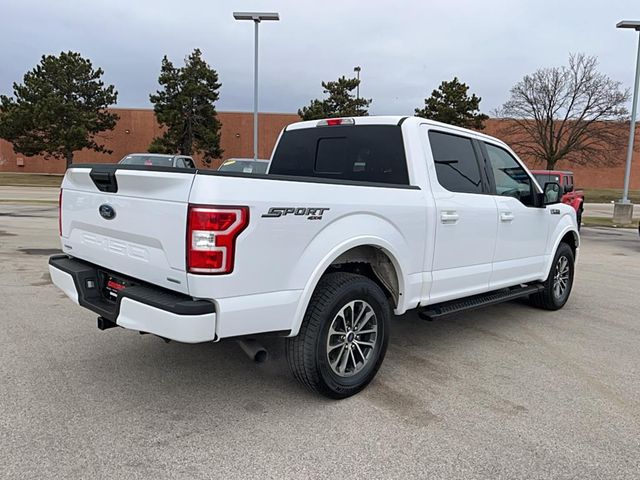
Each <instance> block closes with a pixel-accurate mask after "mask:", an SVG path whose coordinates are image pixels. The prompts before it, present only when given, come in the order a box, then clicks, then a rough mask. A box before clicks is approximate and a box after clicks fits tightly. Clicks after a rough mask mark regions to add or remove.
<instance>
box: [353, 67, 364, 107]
mask: <svg viewBox="0 0 640 480" xmlns="http://www.w3.org/2000/svg"><path fill="white" fill-rule="evenodd" d="M360 70H362V68H360V66H359V65H358V66H357V67H353V71H354V72H356V76H357V77H358V85H356V100H360Z"/></svg>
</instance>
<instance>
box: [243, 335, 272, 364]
mask: <svg viewBox="0 0 640 480" xmlns="http://www.w3.org/2000/svg"><path fill="white" fill-rule="evenodd" d="M237 342H238V345H240V348H242V351H243V352H244V353H246V354H247V356H248V357H249V358H250V359H251V360H253V361H254V362H256V363H264V362H266V361H267V360H268V359H269V352H268V351H267V349H266V348H264V347H263V346H262V345H261V344H260V343H259V342H258V341H256V340H254V339H252V338H245V339H241V340H237Z"/></svg>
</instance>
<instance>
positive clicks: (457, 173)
mask: <svg viewBox="0 0 640 480" xmlns="http://www.w3.org/2000/svg"><path fill="white" fill-rule="evenodd" d="M429 143H430V144H431V152H432V153H433V161H434V162H435V165H436V176H437V177H438V183H439V184H440V185H442V186H443V187H444V188H446V189H447V190H449V191H450V192H460V193H482V180H481V177H480V167H479V165H478V159H477V157H476V154H475V151H474V149H473V144H472V142H471V139H470V138H466V137H460V136H458V135H451V134H448V133H442V132H435V131H430V132H429Z"/></svg>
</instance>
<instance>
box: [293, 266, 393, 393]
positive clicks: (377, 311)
mask: <svg viewBox="0 0 640 480" xmlns="http://www.w3.org/2000/svg"><path fill="white" fill-rule="evenodd" d="M389 317H390V306H389V301H388V300H387V297H386V296H385V294H384V292H383V291H382V290H381V289H380V287H379V286H378V285H377V284H376V283H375V282H373V281H372V280H370V279H369V278H367V277H364V276H362V275H355V274H352V273H342V272H340V273H329V274H327V275H325V276H324V277H322V279H321V280H320V282H319V283H318V286H317V287H316V290H315V291H314V293H313V295H312V297H311V301H310V302H309V306H308V307H307V311H306V313H305V316H304V319H303V321H302V326H301V327H300V332H299V333H298V335H297V336H295V337H290V338H287V340H286V344H285V353H286V356H287V361H288V363H289V367H290V369H291V372H292V373H293V375H294V377H295V378H296V379H297V380H298V381H300V382H301V383H302V384H303V385H305V386H306V387H307V388H309V389H310V390H312V391H314V392H317V393H320V394H322V395H324V396H326V397H329V398H334V399H340V398H346V397H349V396H351V395H354V394H356V393H358V392H359V391H360V390H362V389H363V388H365V387H366V386H367V385H368V384H369V382H371V380H372V379H373V377H375V375H376V373H377V371H378V369H379V368H380V365H381V364H382V360H383V359H384V355H385V353H386V350H387V343H388V341H389V334H388V323H389Z"/></svg>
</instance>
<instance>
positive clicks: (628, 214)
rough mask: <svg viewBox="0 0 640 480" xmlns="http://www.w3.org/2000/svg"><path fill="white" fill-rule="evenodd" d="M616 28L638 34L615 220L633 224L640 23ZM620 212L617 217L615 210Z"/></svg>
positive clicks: (627, 22) (639, 74)
mask: <svg viewBox="0 0 640 480" xmlns="http://www.w3.org/2000/svg"><path fill="white" fill-rule="evenodd" d="M616 28H632V29H634V30H636V31H637V32H638V33H639V34H638V54H637V58H636V78H635V81H634V83H633V100H632V102H633V104H632V105H631V122H630V123H631V126H630V127H629V147H628V148H627V165H626V168H625V172H624V190H623V192H622V200H621V201H620V203H619V204H616V205H615V206H614V213H613V217H614V219H615V218H616V217H618V218H619V219H620V220H622V222H623V223H627V222H628V223H631V221H632V218H633V204H631V202H630V201H629V177H630V176H631V158H632V157H633V142H634V137H635V134H636V113H637V108H638V84H640V21H632V20H623V21H622V22H618V24H617V25H616ZM616 209H617V210H618V215H616V212H615V210H616Z"/></svg>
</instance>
